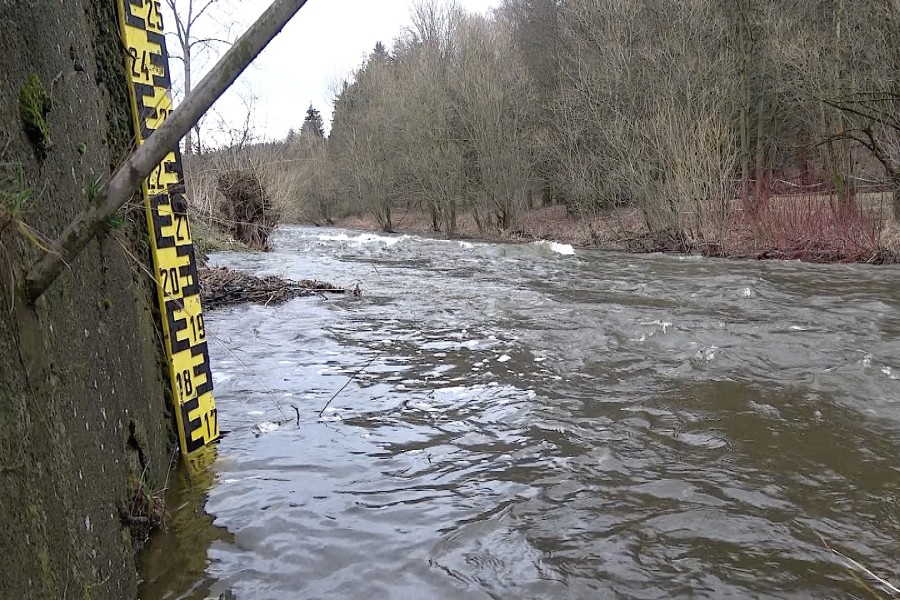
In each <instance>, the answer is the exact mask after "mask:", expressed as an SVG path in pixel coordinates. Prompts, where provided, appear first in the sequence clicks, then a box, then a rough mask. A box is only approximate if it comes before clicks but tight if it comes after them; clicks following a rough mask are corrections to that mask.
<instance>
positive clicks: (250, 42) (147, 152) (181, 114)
mask: <svg viewBox="0 0 900 600" xmlns="http://www.w3.org/2000/svg"><path fill="white" fill-rule="evenodd" d="M306 2H307V0H275V1H274V2H273V3H272V5H271V6H270V7H269V8H268V9H267V10H266V12H265V13H263V15H262V16H261V17H260V18H259V19H258V20H257V21H256V22H255V23H254V24H253V25H252V26H251V27H250V29H248V30H247V32H246V33H244V35H242V36H241V37H240V38H239V39H238V40H237V42H235V44H234V46H232V47H231V49H229V50H228V52H227V53H226V54H225V56H223V57H222V59H221V60H219V62H218V63H217V64H216V66H215V67H214V68H213V69H212V71H210V72H209V74H208V75H207V76H206V77H204V78H203V81H201V82H200V85H198V86H197V87H196V88H195V89H194V90H192V91H191V93H190V94H188V96H187V97H186V98H185V99H184V102H182V103H181V105H180V106H179V107H178V108H176V109H175V110H174V111H173V112H172V114H171V116H170V117H169V118H168V119H166V121H165V122H164V123H163V124H162V126H160V128H159V129H157V130H156V131H155V132H153V134H151V135H150V137H149V139H147V141H146V142H144V144H142V145H141V146H140V147H138V148H137V149H136V150H135V151H134V152H133V153H132V154H131V156H129V157H128V159H127V160H126V161H125V162H124V163H123V164H122V166H120V167H119V168H118V169H116V171H115V172H114V173H113V174H112V176H111V177H110V179H109V181H108V182H107V183H106V185H104V186H103V189H102V190H101V191H100V194H99V195H98V197H97V199H96V200H95V201H94V202H93V203H92V205H91V206H90V207H88V208H87V209H86V210H84V211H83V212H81V214H79V215H78V216H77V217H75V219H74V220H73V221H72V222H71V223H69V225H68V226H67V227H66V228H65V229H64V230H63V232H62V234H61V235H60V236H59V239H57V240H56V242H55V243H54V244H53V247H52V248H51V251H50V252H47V253H46V254H45V255H44V256H43V257H42V258H41V259H40V260H39V261H38V262H36V263H35V264H34V265H33V266H32V267H31V269H30V270H29V271H28V273H27V275H26V276H25V289H26V293H27V294H28V297H29V299H30V300H31V301H32V302H34V301H35V300H36V299H38V298H39V297H40V296H41V295H42V294H43V293H44V292H45V291H46V290H47V288H48V287H49V286H50V285H51V284H52V283H53V282H54V281H55V280H56V278H57V277H58V276H59V274H60V272H61V271H62V270H63V267H64V266H65V265H66V264H67V263H68V262H70V261H71V260H72V259H73V258H75V257H76V256H78V254H79V253H80V252H81V251H82V250H83V249H84V248H85V246H87V244H88V242H90V241H91V239H93V238H94V236H95V235H97V233H98V232H99V231H100V230H101V229H102V227H103V224H104V222H105V221H106V220H107V219H108V218H109V217H110V216H112V215H113V214H114V213H115V212H116V211H117V210H119V208H121V207H122V205H124V204H125V203H126V202H127V201H128V200H129V199H130V198H131V197H132V195H133V194H134V192H135V190H137V189H138V187H139V186H140V185H141V182H142V181H143V180H144V179H146V178H147V177H148V176H149V175H150V173H151V172H152V171H153V169H155V168H156V167H157V165H159V163H161V162H162V161H163V159H164V158H165V157H166V155H168V154H169V152H171V151H172V149H173V148H175V147H176V146H177V144H178V141H179V140H181V138H182V137H184V136H185V134H187V132H188V131H189V130H190V129H191V127H193V126H194V125H195V124H196V123H197V122H198V121H199V120H200V118H201V117H202V116H203V115H204V114H205V113H206V111H208V110H209V109H210V107H211V106H212V105H213V103H214V102H215V101H216V100H218V99H219V97H220V96H221V95H222V94H223V93H224V92H225V91H226V90H227V89H228V88H229V87H231V85H232V84H233V83H234V82H235V81H236V80H237V78H238V77H239V76H240V75H241V73H243V72H244V70H245V69H246V68H247V67H248V66H249V65H250V63H251V62H253V60H254V59H255V58H256V57H257V56H259V53H260V52H262V51H263V49H264V48H265V47H266V46H268V45H269V42H271V41H272V40H273V39H274V38H275V36H276V35H278V33H279V32H281V30H282V29H283V28H284V26H285V25H287V23H288V21H290V20H291V19H292V18H293V17H294V15H295V14H297V12H298V11H299V10H300V9H301V8H303V5H304V4H306Z"/></svg>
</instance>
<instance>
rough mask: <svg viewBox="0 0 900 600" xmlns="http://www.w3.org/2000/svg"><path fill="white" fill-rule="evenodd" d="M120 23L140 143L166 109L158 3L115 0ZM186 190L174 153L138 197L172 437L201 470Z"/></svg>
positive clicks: (206, 378)
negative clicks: (165, 365) (174, 428)
mask: <svg viewBox="0 0 900 600" xmlns="http://www.w3.org/2000/svg"><path fill="white" fill-rule="evenodd" d="M119 26H120V29H121V32H122V40H123V42H124V45H125V48H126V54H127V57H126V58H127V60H126V64H127V68H128V80H129V84H130V85H129V87H130V89H131V100H132V113H133V115H134V121H135V131H136V134H137V143H138V144H141V143H143V142H144V141H145V140H146V139H147V138H148V137H149V136H150V134H151V133H152V132H153V131H154V130H156V128H158V127H159V126H160V125H162V123H163V121H165V119H166V117H168V116H169V114H170V113H171V112H172V98H171V95H170V88H171V80H170V77H169V55H168V51H167V50H166V38H165V33H164V30H163V21H162V15H161V14H160V0H119ZM184 193H185V190H184V170H183V167H182V164H181V154H180V152H179V151H178V150H177V149H176V150H174V151H173V152H171V153H170V154H169V155H168V156H167V157H166V158H165V160H163V162H162V163H161V164H160V165H159V166H158V167H157V168H156V169H155V170H154V171H153V173H152V174H151V176H150V178H149V179H148V180H147V181H146V182H144V185H143V194H144V205H145V207H146V212H147V225H148V227H149V230H150V241H151V249H152V252H153V267H154V275H155V277H156V287H157V290H158V292H159V306H160V315H161V318H162V330H163V334H164V337H165V344H166V355H167V358H168V360H169V376H170V378H171V384H172V395H173V397H174V399H175V416H176V419H177V422H178V438H179V440H180V443H181V452H182V454H183V455H184V457H185V458H186V460H187V462H188V464H189V465H191V466H194V465H195V463H197V465H198V466H199V465H200V464H201V463H205V462H207V461H208V454H209V453H208V452H205V451H204V449H205V447H206V446H207V445H208V444H210V443H211V442H213V441H215V440H216V439H218V437H219V420H218V418H217V413H216V403H215V401H214V400H213V396H212V390H213V381H212V373H211V372H210V367H209V350H208V347H207V343H206V328H205V326H204V323H203V311H202V310H201V307H200V282H199V279H198V276H197V258H196V255H195V254H194V244H193V242H192V241H191V227H190V224H189V223H188V216H187V203H186V201H185V198H184Z"/></svg>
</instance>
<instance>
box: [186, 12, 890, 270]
mask: <svg viewBox="0 0 900 600" xmlns="http://www.w3.org/2000/svg"><path fill="white" fill-rule="evenodd" d="M189 162H191V163H193V165H192V166H189V181H188V184H189V187H191V188H192V197H193V198H194V204H195V207H197V210H199V211H200V212H204V211H205V212H206V214H207V216H208V217H209V218H210V219H212V220H216V219H218V220H220V221H225V222H228V221H229V217H228V215H225V214H223V213H222V211H221V206H222V204H227V203H223V202H222V198H223V197H224V196H223V194H222V191H223V190H224V191H226V192H227V189H225V188H227V185H226V186H225V188H223V181H222V174H223V173H224V172H226V171H233V170H235V169H239V170H243V171H246V172H247V173H251V174H255V176H258V178H259V182H260V189H261V190H262V191H263V193H265V194H266V195H267V197H268V198H269V202H270V206H271V211H272V213H273V214H276V213H277V217H280V218H281V219H284V220H288V221H305V222H315V223H319V224H330V223H335V222H339V221H340V220H341V219H344V218H346V217H347V216H349V215H355V216H365V217H367V218H368V219H370V220H371V222H372V224H373V225H377V226H378V227H379V228H381V229H384V230H386V231H391V230H393V229H395V228H396V227H397V221H398V218H397V215H398V214H408V213H409V212H410V211H413V212H416V213H418V214H420V215H421V217H422V219H423V220H424V221H425V222H426V223H427V229H431V230H433V231H434V232H439V233H441V234H444V235H448V236H452V235H457V234H460V233H464V234H472V235H482V236H485V237H493V236H497V235H503V236H515V235H519V236H526V237H527V236H528V235H530V232H529V231H528V230H529V229H531V228H533V227H532V225H533V223H534V222H535V218H534V216H533V215H535V214H538V215H541V214H542V213H541V212H540V211H542V210H543V211H556V212H554V213H553V214H559V211H560V210H562V211H563V212H564V214H565V218H566V219H568V220H569V221H575V222H579V223H581V224H586V227H587V231H588V235H586V236H585V238H584V240H582V241H586V242H588V243H596V244H599V245H614V246H615V245H617V246H618V247H622V248H625V249H630V250H682V251H698V250H699V251H703V252H707V253H709V254H716V255H725V256H738V255H759V254H761V253H762V254H766V253H768V254H770V255H773V256H787V257H797V258H810V259H814V260H879V257H882V258H883V250H884V249H885V248H886V247H889V246H892V245H895V244H896V240H897V237H898V236H897V235H896V233H894V231H895V229H896V228H895V227H894V226H892V223H893V222H896V221H897V220H898V219H900V0H853V1H850V0H796V1H791V0H788V1H785V0H778V1H775V0H725V1H724V2H723V1H720V0H504V1H503V2H502V3H501V5H500V7H499V8H498V9H496V10H495V11H493V13H492V14H490V15H487V16H483V15H479V14H470V13H467V12H466V11H465V10H463V9H461V8H460V7H459V6H458V5H456V4H454V3H453V2H436V1H430V2H429V1H426V2H421V3H419V4H417V5H416V7H415V8H414V10H413V14H412V25H411V26H410V27H408V28H406V29H405V30H404V31H403V32H402V33H401V34H400V35H399V36H398V37H397V38H396V39H395V40H394V41H393V43H392V44H391V46H390V48H388V47H386V46H384V45H382V44H378V45H377V46H376V47H375V48H374V50H373V51H372V53H371V54H370V55H369V57H368V58H367V59H366V60H365V61H364V62H363V64H361V65H360V67H359V68H358V69H357V70H356V72H355V73H354V74H353V76H352V77H351V78H349V79H348V80H347V81H345V82H344V84H343V86H342V87H341V89H340V90H338V92H337V94H336V97H335V101H334V120H333V123H332V126H331V130H330V132H329V135H327V136H326V135H325V132H324V126H323V123H322V120H321V117H320V116H319V114H318V112H317V111H316V110H315V109H314V108H313V107H310V109H309V111H308V112H307V118H306V121H305V122H304V123H303V124H302V127H301V128H300V131H299V132H297V133H292V134H291V135H289V136H288V138H287V139H285V140H281V141H277V142H271V143H265V144H258V143H252V142H251V141H250V140H248V139H245V140H241V141H240V142H239V143H236V144H235V145H234V146H233V147H231V148H228V149H226V150H219V151H216V152H212V153H207V154H201V155H194V156H191V157H190V161H189ZM225 183H227V181H226V182H225ZM225 196H227V193H226V194H225ZM546 214H548V215H549V214H550V213H549V212H548V213H546ZM541 218H543V217H541ZM231 220H232V221H233V218H232V219H231ZM550 233H551V234H552V233H553V232H552V231H551V232H550Z"/></svg>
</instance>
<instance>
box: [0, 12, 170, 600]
mask: <svg viewBox="0 0 900 600" xmlns="http://www.w3.org/2000/svg"><path fill="white" fill-rule="evenodd" d="M115 15H116V13H115V0H83V1H80V2H79V1H72V0H42V1H41V2H34V1H33V0H0V150H2V151H3V155H2V157H0V162H4V163H6V165H7V167H6V170H7V172H8V171H9V165H11V164H12V165H19V164H21V166H22V168H23V172H24V179H25V182H26V184H27V187H28V188H29V189H30V190H31V198H30V200H29V201H28V202H27V203H26V204H25V206H24V210H23V211H22V212H21V213H20V214H18V215H17V221H19V222H23V223H25V224H27V226H29V227H30V228H32V229H33V230H35V231H36V232H38V233H39V234H40V235H42V236H44V237H46V238H48V239H53V238H55V237H56V236H57V234H58V233H59V232H60V231H61V229H62V228H63V227H64V226H65V224H66V223H67V221H68V220H69V219H71V218H72V217H73V216H74V215H75V214H77V213H78V212H79V211H80V210H82V209H83V208H84V207H85V206H86V205H87V203H88V202H89V199H88V196H89V193H88V192H87V190H88V189H89V188H90V187H91V181H92V180H94V178H96V177H97V176H108V174H109V172H110V167H111V165H114V164H115V163H117V162H118V161H121V160H122V158H123V157H124V156H125V154H126V153H127V151H128V149H129V147H130V145H131V143H132V142H131V139H132V132H131V121H130V116H129V115H130V113H129V110H130V109H129V104H128V97H127V88H126V80H125V72H124V65H123V61H122V56H123V54H122V50H121V47H120V42H119V37H118V32H117V21H116V16H115ZM29 75H36V76H37V77H38V78H39V79H40V81H41V82H42V84H43V88H44V90H45V92H46V93H47V95H48V96H49V98H50V100H51V103H52V108H51V110H50V111H49V113H47V115H46V127H47V131H48V132H49V137H50V143H49V147H48V148H40V147H37V145H36V144H35V140H34V134H33V131H34V128H33V127H32V128H31V129H32V133H31V135H29V133H28V132H27V130H28V126H27V124H23V122H22V115H21V112H22V111H21V110H20V92H21V90H22V88H23V86H24V85H25V84H26V82H27V80H28V79H29ZM38 145H39V144H38ZM4 149H5V150H4ZM44 154H46V156H45V157H43V155H44ZM0 179H2V178H0ZM0 185H4V186H6V188H7V191H10V189H9V188H10V187H16V186H18V185H19V184H18V183H16V182H14V181H13V182H11V181H10V178H9V177H7V178H6V179H5V180H4V181H0ZM0 197H2V195H0ZM2 211H3V207H2V206H0V215H2V214H3V213H2ZM7 216H8V211H7ZM22 231H23V229H22V228H21V227H20V226H19V225H18V223H17V222H16V221H15V220H14V221H12V222H10V221H9V219H8V218H7V219H6V220H5V222H4V219H3V218H2V217H0V531H2V533H0V574H2V575H0V598H115V599H121V598H128V597H133V596H134V595H135V590H136V579H137V575H136V571H135V567H134V551H135V548H136V546H137V544H138V543H139V542H140V540H134V539H133V533H135V531H137V530H135V531H132V529H133V528H132V527H129V525H128V523H127V521H128V519H127V516H128V515H129V514H130V512H131V510H132V509H131V507H130V502H131V495H132V490H131V489H130V486H132V485H133V484H134V481H142V482H143V484H144V485H145V486H146V488H147V489H148V490H158V489H160V488H162V487H164V485H165V480H166V475H167V471H168V469H169V466H170V463H171V458H172V451H173V450H174V448H175V443H174V439H173V438H172V437H171V435H172V434H171V427H170V421H171V419H170V415H169V412H168V406H169V404H168V398H167V397H166V395H165V389H166V386H165V385H164V379H163V377H164V376H163V372H164V371H163V369H164V363H163V362H162V360H163V356H162V353H161V350H160V348H161V344H160V334H159V332H158V330H157V329H156V326H155V322H156V321H155V315H154V310H155V308H154V290H153V287H152V286H153V283H152V281H151V280H150V277H149V276H148V272H147V271H146V269H147V267H146V266H145V265H141V264H138V262H137V261H141V262H143V263H146V261H147V260H148V258H149V257H148V250H147V245H146V244H147V242H146V234H145V231H144V225H143V214H142V212H141V210H140V208H139V206H138V207H136V208H134V209H133V210H132V211H131V212H130V213H127V214H126V216H125V219H124V220H117V221H116V222H115V223H111V226H110V231H109V233H107V234H105V235H104V236H103V237H102V238H101V239H99V240H96V241H94V242H91V245H90V246H89V247H88V248H87V249H86V250H85V251H84V252H83V253H82V254H81V255H80V256H79V257H78V258H77V259H76V260H75V261H74V263H73V264H71V265H70V269H69V270H68V271H67V272H65V273H63V275H62V276H61V277H60V279H59V280H58V281H57V282H56V283H55V284H54V285H53V286H52V288H51V289H50V291H49V292H48V293H47V294H46V295H45V296H44V298H42V299H41V300H40V301H39V302H38V303H37V306H36V307H29V306H28V305H27V304H26V303H25V302H24V300H23V296H22V291H21V281H22V278H23V275H24V270H25V269H26V268H27V267H28V266H29V265H31V264H32V263H33V261H34V260H35V259H36V258H37V257H38V256H39V252H40V250H39V249H38V248H36V245H35V244H34V243H33V242H32V241H28V240H27V239H26V236H25V235H23V234H22ZM26 231H27V230H26ZM138 529H140V528H138Z"/></svg>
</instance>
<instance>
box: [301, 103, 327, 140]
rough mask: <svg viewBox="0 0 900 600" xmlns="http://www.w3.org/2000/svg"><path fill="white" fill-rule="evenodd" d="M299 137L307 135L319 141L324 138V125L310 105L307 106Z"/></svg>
mask: <svg viewBox="0 0 900 600" xmlns="http://www.w3.org/2000/svg"><path fill="white" fill-rule="evenodd" d="M300 135H309V136H313V137H317V138H319V139H324V138H325V124H324V122H323V121H322V115H321V114H320V113H319V111H317V110H316V109H315V108H314V107H313V105H312V104H310V105H309V108H308V109H307V111H306V119H304V120H303V127H302V128H301V129H300Z"/></svg>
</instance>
